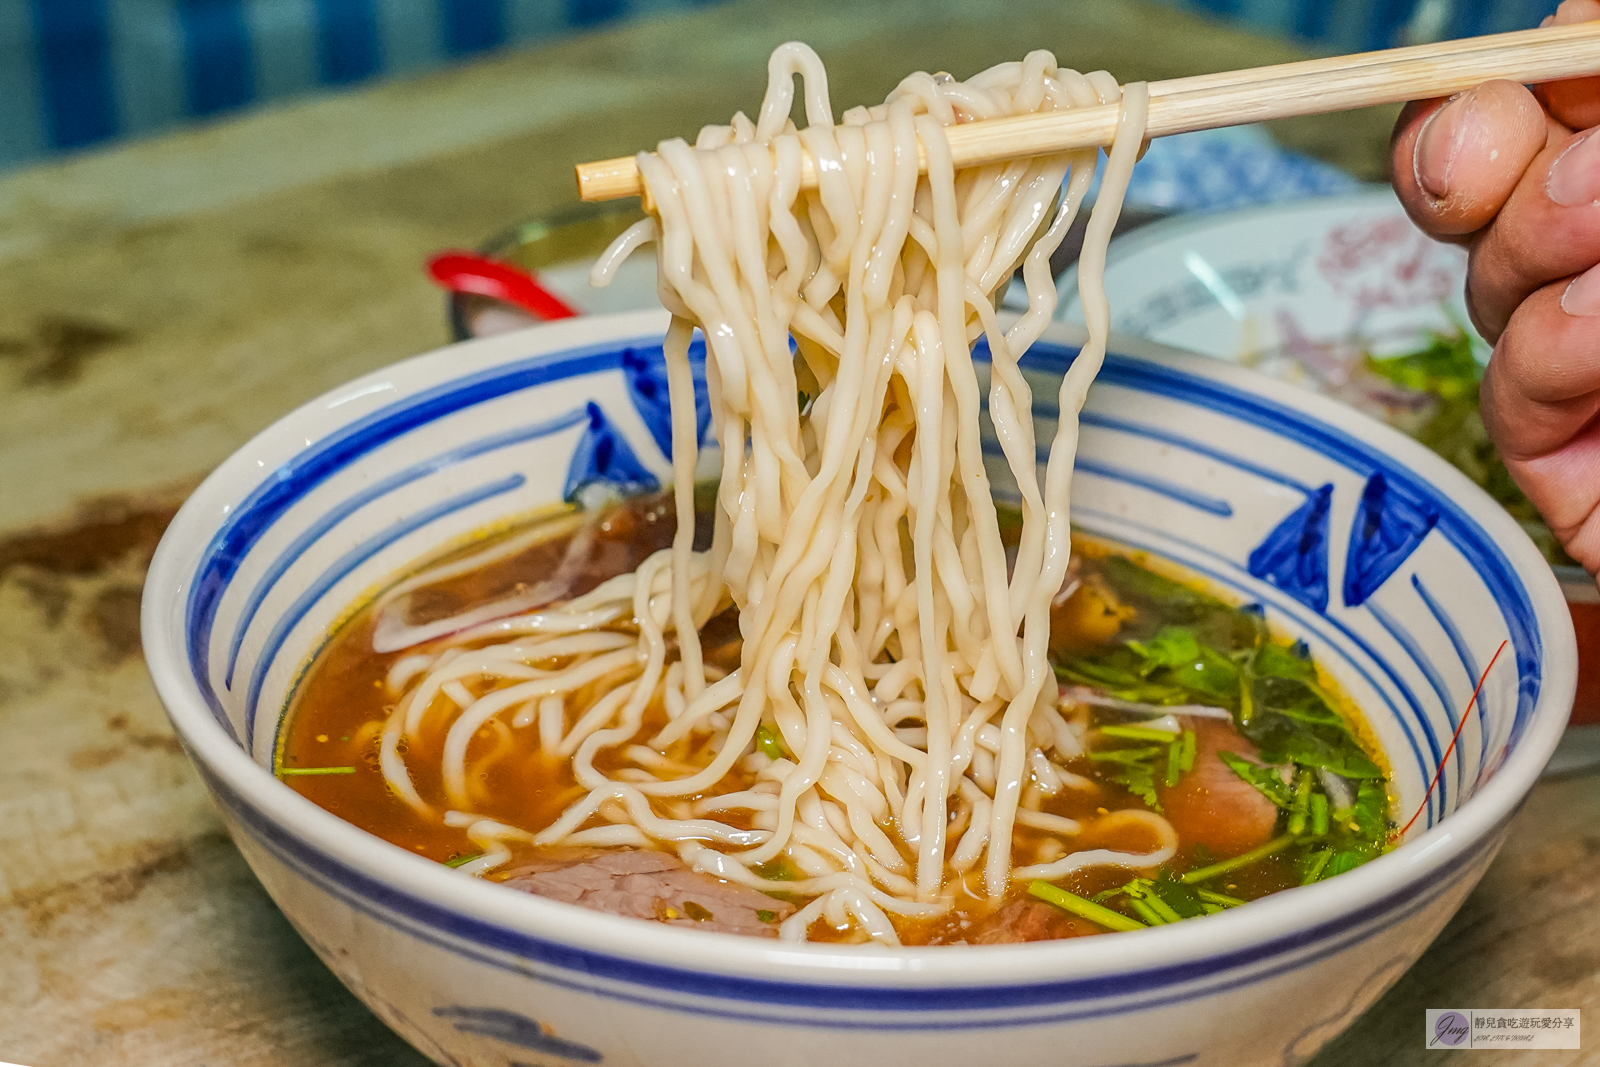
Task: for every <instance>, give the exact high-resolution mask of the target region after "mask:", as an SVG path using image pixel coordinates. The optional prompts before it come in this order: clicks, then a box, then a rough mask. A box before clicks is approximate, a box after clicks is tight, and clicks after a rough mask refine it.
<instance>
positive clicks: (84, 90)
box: [0, 0, 710, 169]
mask: <svg viewBox="0 0 1600 1067" xmlns="http://www.w3.org/2000/svg"><path fill="white" fill-rule="evenodd" d="M707 2H710V0H0V169H3V168H6V167H10V166H15V165H16V164H18V163H22V162H25V161H27V160H32V159H37V158H40V157H43V156H47V155H50V154H52V153H54V152H58V151H64V150H70V149H75V148H81V147H84V146H86V145H93V144H97V143H102V142H105V141H109V140H111V139H114V138H118V137H125V136H130V135H137V134H142V133H147V132H149V131H152V130H157V129H161V128H163V127H169V126H173V125H176V124H178V123H181V122H183V121H185V120H186V119H192V118H199V117H205V116H209V115H216V114H221V113H226V112H229V111H232V110H235V109H237V108H239V107H242V106H244V105H247V104H252V103H256V102H259V101H264V100H272V99H276V98H282V97H287V96H294V95H297V94H304V93H306V92H308V91H311V90H315V89H317V88H318V87H320V86H338V85H348V84H351V83H354V82H360V81H362V80H364V79H368V78H372V77H375V76H382V75H392V74H406V73H413V72H416V71H421V70H426V69H428V68H430V67H436V66H440V65H442V64H446V63H449V62H452V61H455V60H459V59H462V58H464V57H468V56H472V55H477V54H479V53H482V52H486V51H489V50H491V49H495V48H499V47H501V46H503V45H508V44H519V43H526V42H535V41H539V40H549V39H552V38H555V37H558V36H561V35H563V34H567V33H571V32H573V31H575V30H581V29H585V28H588V27H591V26H595V25H598V24H600V23H604V22H609V21H613V20H616V19H620V18H624V17H628V16H632V15H638V14H643V13H647V12H652V11H660V10H665V9H671V8H688V7H695V6H700V5H702V4H704V3H707Z"/></svg>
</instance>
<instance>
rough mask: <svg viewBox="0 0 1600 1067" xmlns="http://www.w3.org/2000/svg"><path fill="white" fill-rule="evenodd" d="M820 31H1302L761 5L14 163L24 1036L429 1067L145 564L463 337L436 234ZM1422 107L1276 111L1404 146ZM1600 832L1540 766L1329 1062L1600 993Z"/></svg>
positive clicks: (170, 1060) (1306, 131) (1254, 55)
mask: <svg viewBox="0 0 1600 1067" xmlns="http://www.w3.org/2000/svg"><path fill="white" fill-rule="evenodd" d="M791 37H802V38H804V39H806V40H808V41H810V42H811V43H812V44H814V45H815V46H816V47H817V48H818V49H819V51H821V52H822V54H823V55H824V57H825V58H826V59H827V60H828V61H829V63H830V65H831V68H832V71H831V77H832V81H833V89H834V99H835V100H836V101H841V102H855V101H858V100H869V99H879V98H881V97H882V95H883V94H884V92H886V91H887V89H888V88H890V87H891V86H892V83H893V81H894V80H896V79H897V78H898V76H899V74H900V73H902V72H904V71H906V70H911V69H916V68H922V69H933V70H940V69H946V70H950V71H953V72H957V73H962V72H970V71H973V70H976V69H978V68H980V67H981V66H984V65H987V64H989V63H993V62H997V61H999V60H1002V59H1010V58H1015V57H1016V56H1018V55H1019V54H1020V53H1021V52H1022V51H1024V50H1025V49H1027V48H1031V47H1050V48H1053V49H1054V50H1055V51H1056V52H1057V54H1058V56H1059V57H1060V59H1061V60H1062V61H1063V62H1065V63H1068V64H1070V65H1073V66H1076V67H1079V68H1083V69H1087V68H1093V67H1105V68H1107V69H1110V70H1112V71H1114V72H1116V73H1117V74H1118V75H1119V76H1121V77H1123V78H1125V79H1131V78H1162V77H1172V76H1177V75H1182V74H1191V73H1199V72H1203V71H1209V70H1218V69H1230V68H1236V67H1243V66H1252V65H1257V64H1261V63H1267V62H1278V61H1282V60H1286V59H1291V58H1295V57H1296V56H1297V54H1298V53H1297V52H1296V51H1295V50H1294V49H1293V48H1292V47H1290V46H1288V45H1285V44H1282V43H1277V42H1270V41H1266V40H1263V39H1261V38H1258V37H1254V36H1251V35H1248V34H1245V33H1241V32H1239V31H1237V30H1234V29H1229V28H1225V27H1223V26H1221V25H1218V24H1214V23H1206V22H1202V21H1200V20H1198V19H1194V18H1191V17H1189V16H1186V15H1183V14H1181V13H1176V12H1174V11H1173V10H1171V9H1169V8H1160V7H1153V6H1147V5H1143V4H1140V3H1137V2H1136V0H1051V2H1039V0H1020V2H1005V3H1001V2H999V0H884V2H880V3H875V4H871V5H864V4H861V3H859V2H850V0H788V2H785V3H761V2H746V3H733V4H728V5H723V6H715V7H709V8H706V9H702V10H700V11H697V12H693V13H689V14H677V15H673V16H669V17H662V18H659V19H657V20H654V21H647V22H644V23H636V24H633V25H630V26H627V27H624V28H622V29H618V30H612V31H606V32H602V33H599V34H595V35H591V36H586V37H582V38H577V39H572V40H568V41H564V42H559V43H556V44H553V45H549V46H545V47H542V48H538V49H533V50H528V51H521V52H515V53H509V54H505V55H502V56H497V57H494V58H491V59H488V60H485V61H482V62H478V63H476V64H473V65H470V66H467V67H464V68H461V69H459V70H454V71H449V72H445V73H440V74H435V75H431V76H429V77H425V78H422V79H419V80H415V81H409V82H403V83H393V84H387V85H382V86H378V87H374V88H368V89H362V90H357V91H354V92H350V93H346V94H340V95H334V96H328V97H323V98H319V99H316V100H313V101H307V102H302V103H294V104H290V105H288V106H283V107H278V108H275V109H272V110H268V111H264V112H259V113H255V114H252V115H249V116H246V117H243V118H239V119H235V120H231V121H224V122H220V123H218V124H215V125H211V126H204V127H200V128H196V129H191V130H186V131H183V132H180V133H176V134H169V135H165V136H161V137H158V138H155V139H153V140H149V141H146V142H142V143H136V144H131V145H127V146H123V147H119V148H115V149H112V150H109V151H104V152H99V153H95V154H90V155H85V156H82V157H79V158H74V159H68V160H66V161H64V162H60V163H56V164H52V165H50V166H47V167H38V168H34V169H30V170H25V171H21V172H17V173H14V174H12V175H9V176H7V177H4V178H0V294H3V295H0V397H3V401H0V402H3V405H4V406H3V410H4V412H5V417H4V418H3V419H0V1060H5V1061H14V1062H17V1063H21V1064H28V1065H32V1067H89V1065H96V1067H102V1065H103V1067H120V1065H135V1064H137V1065H145V1064H162V1065H169V1067H268V1065H279V1064H281V1065H285V1067H288V1065H294V1067H334V1065H339V1067H356V1065H372V1067H378V1065H383V1067H421V1065H422V1064H423V1063H424V1061H423V1059H422V1057H420V1056H419V1055H418V1054H417V1053H415V1052H413V1051H412V1050H411V1049H410V1048H409V1047H407V1046H406V1045H405V1044H404V1043H403V1042H401V1041H400V1039H398V1038H397V1037H395V1036H393V1035H392V1034H391V1033H389V1031H387V1030H386V1029H385V1028H384V1026H383V1025H382V1024H381V1023H379V1022H378V1021H377V1020H376V1019H375V1018H374V1017H373V1016H372V1015H371V1014H370V1013H368V1012H367V1011H366V1010H365V1009H364V1008H363V1007H362V1006H361V1005H360V1004H359V1003H358V1002H357V1001H356V1000H355V999H354V998H353V997H351V996H350V994H348V993H347V992H346V991H345V990H344V989H343V988H342V987H341V986H340V985H339V983H338V982H337V981H336V980H335V979H334V978H333V977H332V975H331V974H329V972H328V971H327V970H326V969H325V968H324V967H323V966H322V965H321V964H320V963H319V962H318V961H317V960H316V958H315V957H314V956H313V955H312V954H311V952H310V951H309V950H308V949H307V948H306V947H305V946H304V945H303V944H302V943H301V942H300V940H299V938H298V937H297V936H296V935H295V934H294V932H293V931H292V930H291V929H290V927H289V925H288V924H287V923H286V922H285V921H284V919H283V917H282V916H281V915H280V914H279V913H278V911H277V910H276V909H275V908H274V907H273V905H272V903H271V902H270V901H269V900H268V899H267V897H266V895H265V894H264V893H263V892H262V890H261V888H260V887H259V886H258V885H257V883H256V881H255V879H254V878H253V877H252V875H251V873H250V871H249V870H248V868H247V867H246V866H245V864H244V863H243V861H242V860H241V858H240V856H239V854H238V853H237V852H236V851H235V850H234V848H233V846H232V844H231V843H230V842H229V840H228V837H227V835H226V834H225V833H224V831H223V829H222V827H221V824H220V822H219V821H218V819H217V817H216V815H215V813H214V812H213V811H212V810H211V808H210V806H209V804H208V803H207V801H206V799H205V796H204V795H203V792H202V789H201V787H200V784H199V782H198V780H197V779H196V777H195V775H194V773H193V772H192V770H191V769H190V767H189V765H188V763H187V761H186V760H185V758H184V757H183V755H182V753H181V752H180V751H179V748H178V745H177V742H176V741H175V740H174V738H173V736H172V733H171V730H170V729H169V727H168V725H167V722H166V718H165V716H164V714H163V712H162V710H161V706H160V704H159V703H158V701H157V700H156V697H155V694H154V691H153V690H152V688H151V684H150V680H149V677H148V675H147V673H146V671H145V667H144V663H143V660H142V658H141V656H140V653H139V643H138V642H139V635H138V605H139V597H140V585H141V582H142V579H143V572H144V568H145V566H146V565H147V563H148V561H149V558H150V554H151V552H152V551H153V549H154V547H155V544H156V541H157V540H158V538H159V537H160V534H161V531H162V529H163V527H164V526H165V524H166V522H167V521H168V519H170V517H171V515H172V514H173V512H174V510H175V509H176V507H177V505H178V504H179V503H180V502H181V501H182V499H183V497H184V495H185V493H186V492H187V491H188V489H190V488H191V487H192V486H193V485H194V484H195V483H196V482H197V481H198V480H199V479H200V478H201V477H202V476H204V474H205V473H206V472H207V471H208V470H209V469H210V468H211V467H213V466H214V465H215V464H216V463H218V462H219V461H220V460H221V459H223V458H224V457H225V456H226V455H227V454H228V453H229V452H230V451H232V450H233V449H234V448H236V447H237V446H238V445H239V444H241V443H242V442H243V441H245V440H246V439H247V438H248V437H249V436H250V435H251V434H252V433H253V432H255V431H256V430H258V429H260V428H261V427H263V426H265V425H266V424H267V423H269V422H271V421H272V420H273V419H274V418H276V417H277V416H279V415H281V414H282V413H284V412H285V411H287V410H289V409H290V408H292V407H294V406H295V405H296V404H299V403H300V402H302V401H304V400H307V399H309V398H311V397H313V396H315V395H316V394H318V393H320V392H322V391H323V390H325V389H328V388H329V387H331V386H333V385H336V384H338V383H339V382H341V381H344V380H346V379H349V378H351V377H354V376H356V375H358V374H362V373H365V372H367V371H369V370H371V369H373V368H375V367H379V366H381V365H383V364H385V363H388V362H391V361H393V360H396V359H400V358H403V357H405V356H409V355H412V354H415V353H417V352H421V351H425V350H427V349H430V348H433V347H435V346H437V345H439V344H442V343H444V342H445V341H446V340H447V331H446V326H445V320H444V316H443V313H442V301H441V299H440V297H439V295H438V294H437V293H436V292H435V291H434V290H432V289H431V288H430V287H429V285H428V283H427V282H426V281H425V279H424V276H423V273H422V270H421V265H422V262H423V260H424V258H425V257H426V256H427V254H428V253H429V252H431V251H433V250H436V249H439V248H443V247H447V246H459V245H470V244H473V243H475V242H476V241H478V240H480V239H481V238H483V237H484V236H485V235H487V234H490V233H492V232H494V231H496V230H498V229H500V228H501V227H503V226H504V225H506V224H507V223H509V222H511V221H513V220H516V219H518V218H521V217H525V216H529V215H533V214H537V213H539V212H542V211H545V210H548V209H550V208H552V207H556V206H558V205H560V204H563V203H565V202H567V201H569V200H570V199H571V198H572V196H573V194H572V188H571V177H570V167H571V165H572V164H573V163H574V162H577V161H580V160H585V159H592V158H599V157H604V156H610V155H616V154H619V153H622V152H626V151H631V150H633V149H635V148H637V147H638V146H641V145H645V144H649V143H653V142H654V141H655V140H658V139H660V138H661V137H663V136H667V135H670V134H674V133H683V134H691V133H692V132H693V131H694V130H695V129H696V128H697V127H698V126H699V125H700V124H702V123H704V122H707V121H715V120H722V119H726V117H727V115H729V114H731V112H732V111H733V110H734V109H735V108H737V107H746V108H749V107H752V106H753V105H754V103H755V101H756V100H757V99H758V97H759V94H760V90H761V86H762V84H763V82H764V73H763V70H764V60H765V56H766V53H767V52H768V51H769V50H770V49H771V47H772V46H773V45H775V44H777V43H779V42H781V41H783V40H785V39H788V38H791ZM885 56H890V57H891V59H890V61H888V62H885V61H884V58H883V57H885ZM1392 119H1393V110H1392V109H1389V110H1384V109H1379V110H1376V111H1371V112H1359V113H1354V114H1350V115H1344V116H1336V117H1329V118H1322V119H1315V120H1305V121H1298V122H1293V123H1285V124H1280V125H1279V126H1277V127H1275V129H1274V132H1275V133H1276V134H1277V135H1278V136H1279V137H1280V139H1281V140H1283V141H1284V142H1285V143H1287V144H1289V145H1291V146H1293V147H1296V148H1299V149H1302V150H1304V151H1307V152H1310V153H1312V154H1315V155H1318V156H1320V157H1321V158H1324V159H1327V160H1329V161H1331V162H1334V163H1337V164H1339V165H1341V166H1344V167H1346V168H1347V169H1349V170H1351V171H1353V172H1355V173H1357V174H1360V175H1362V176H1365V177H1372V178H1381V177H1382V175H1383V169H1384V158H1385V155H1386V148H1387V132H1388V128H1389V125H1390V123H1391V122H1392ZM1597 827H1600V788H1597V783H1596V781H1595V779H1593V778H1587V777H1576V778H1568V779H1562V780H1546V781H1545V782H1543V783H1542V784H1540V786H1539V787H1538V788H1537V789H1536V790H1535V791H1534V793H1533V795H1532V796H1531V797H1530V798H1529V800H1528V802H1527V804H1526V806H1525V807H1524V809H1523V811H1522V812H1521V814H1520V815H1519V816H1518V818H1517V822H1516V824H1515V827H1514V829H1513V831H1512V834H1511V838H1510V842H1509V844H1508V845H1507V846H1506V848H1505V850H1504V852H1503V853H1502V854H1501V856H1500V857H1499V859H1498V860H1497V861H1496V862H1495V864H1494V866H1493V868H1492V869H1491V870H1490V872H1489V874H1488V877H1487V878H1486V879H1485V880H1484V883H1483V884H1482V886H1481V887H1480V888H1479V889H1478V890H1477V892H1476V893H1474V894H1473V896H1472V897H1471V899H1470V900H1469V901H1468V903H1467V905H1466V907H1465V908H1464V909H1463V910H1462V912H1461V913H1460V915H1458V916H1457V918H1456V920H1455V921H1454V922H1453V923H1451V925H1450V926H1449V928H1448V929H1447V930H1446V931H1445V933H1444V934H1443V935H1442V936H1441V937H1440V939H1439V940H1438V942H1437V943H1436V944H1435V945H1434V946H1433V948H1432V949H1431V950H1430V951H1429V952H1428V954H1427V955H1426V956H1425V957H1424V958H1423V960H1422V962H1421V963H1419V964H1418V965H1417V967H1416V968H1414V969H1413V970H1412V971H1411V972H1410V973H1409V974H1407V975H1406V976H1405V977H1404V978H1403V979H1402V980H1401V982H1400V984H1399V985H1398V986H1397V987H1396V988H1395V989H1394V990H1392V991H1391V992H1390V993H1389V994H1388V995H1387V996H1386V997H1385V998H1384V999H1383V1000H1382V1001H1381V1002H1380V1003H1379V1004H1378V1005H1377V1006H1376V1007H1375V1008H1373V1009H1372V1010H1371V1012H1369V1013H1368V1014H1367V1015H1366V1016H1365V1017H1364V1018H1363V1019H1362V1020H1361V1021H1360V1022H1358V1023H1357V1024H1356V1026H1355V1027H1353V1028H1352V1029H1351V1030H1350V1031H1349V1032H1348V1033H1347V1034H1346V1035H1345V1036H1344V1037H1342V1038H1340V1039H1339V1040H1337V1041H1336V1042H1335V1043H1334V1044H1333V1045H1332V1046H1331V1047H1329V1048H1328V1049H1327V1050H1326V1051H1324V1052H1323V1053H1322V1054H1321V1055H1320V1056H1319V1057H1318V1058H1317V1059H1316V1060H1315V1063H1316V1064H1317V1065H1318V1067H1335V1065H1339V1067H1344V1065H1350V1067H1354V1065H1362V1067H1371V1065H1382V1064H1406V1063H1411V1062H1414V1061H1416V1060H1418V1059H1419V1058H1420V1056H1421V1042H1420V1037H1421V1029H1422V1010H1423V1008H1425V1007H1430V1006H1435V1007H1437V1006H1450V1005H1468V1006H1479V1007H1488V1006H1495V1005H1499V1006H1505V1007H1552V1008H1554V1007H1564V1008H1600V983H1597V974H1600V917H1591V918H1588V919H1586V918H1585V917H1584V916H1585V915H1589V914H1590V912H1589V909H1590V908H1591V907H1594V906H1595V903H1596V901H1595V898H1596V896H1597V895H1600V829H1597ZM1596 916H1600V912H1597V913H1596ZM1591 1018H1592V1019H1596V1020H1600V1014H1597V1015H1593V1016H1591ZM1445 1055H1447V1056H1460V1055H1472V1054H1471V1053H1447V1054H1445ZM1429 1062H1432V1061H1431V1060H1430V1061H1429ZM1517 1062H1518V1063H1519V1064H1525V1065H1528V1067H1534V1065H1541V1067H1542V1065H1555V1064H1576V1063H1580V1062H1584V1057H1583V1054H1582V1053H1577V1052H1544V1053H1540V1052H1524V1053H1521V1054H1520V1056H1519V1058H1518V1060H1517Z"/></svg>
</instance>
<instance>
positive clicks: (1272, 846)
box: [1178, 834, 1295, 885]
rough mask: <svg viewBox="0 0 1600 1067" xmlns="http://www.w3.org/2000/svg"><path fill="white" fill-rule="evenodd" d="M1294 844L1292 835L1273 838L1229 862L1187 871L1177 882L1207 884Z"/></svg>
mask: <svg viewBox="0 0 1600 1067" xmlns="http://www.w3.org/2000/svg"><path fill="white" fill-rule="evenodd" d="M1294 842H1295V839H1294V836H1293V835H1292V834H1284V835H1283V836H1282V837H1275V838H1273V839H1272V840H1271V841H1268V842H1267V843H1266V844H1264V845H1261V846H1260V847H1258V848H1253V849H1251V850H1250V851H1249V852H1245V853H1242V854H1240V855H1238V856H1235V857H1233V859H1231V860H1223V861H1222V862H1221V863H1213V864H1212V865H1211V866H1209V867H1201V868H1200V869H1199V870H1194V871H1189V872H1188V873H1186V874H1184V875H1183V876H1182V877H1180V878H1179V879H1178V880H1179V881H1181V882H1183V883H1184V884H1186V885H1193V884H1195V883H1196V882H1207V881H1210V880H1211V879H1213V878H1215V877H1216V876H1217V875H1219V874H1227V873H1228V872H1229V871H1235V870H1238V869H1239V868H1240V867H1248V866H1250V864H1252V863H1257V862H1259V861H1261V860H1264V859H1266V858H1267V857H1268V856H1271V855H1273V854H1274V853H1278V852H1282V851H1283V850H1284V849H1286V848H1288V847H1289V846H1290V845H1292V844H1294Z"/></svg>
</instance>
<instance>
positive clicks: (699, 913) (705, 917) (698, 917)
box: [683, 900, 711, 923]
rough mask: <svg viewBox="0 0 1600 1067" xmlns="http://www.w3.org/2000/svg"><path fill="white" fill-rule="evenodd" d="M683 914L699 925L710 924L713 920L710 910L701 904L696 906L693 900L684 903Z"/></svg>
mask: <svg viewBox="0 0 1600 1067" xmlns="http://www.w3.org/2000/svg"><path fill="white" fill-rule="evenodd" d="M683 913H684V914H685V915H687V916H689V918H691V919H693V920H694V921H695V922H697V923H703V922H709V921H710V920H711V912H710V910H708V909H707V908H704V907H702V906H701V905H699V904H696V903H695V902H694V901H692V900H686V901H684V902H683Z"/></svg>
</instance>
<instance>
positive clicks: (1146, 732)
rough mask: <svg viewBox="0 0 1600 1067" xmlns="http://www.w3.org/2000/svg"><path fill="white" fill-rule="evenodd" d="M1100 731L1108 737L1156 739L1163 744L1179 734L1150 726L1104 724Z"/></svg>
mask: <svg viewBox="0 0 1600 1067" xmlns="http://www.w3.org/2000/svg"><path fill="white" fill-rule="evenodd" d="M1100 732H1101V733H1102V734H1105V735H1106V736H1107V737H1121V738H1125V739H1127V740H1129V741H1155V742H1157V743H1159V744H1163V745H1164V744H1167V743H1168V742H1170V741H1172V740H1173V739H1174V738H1176V737H1177V736H1178V735H1177V734H1175V733H1173V732H1172V731H1171V730H1154V729H1151V728H1150V727H1148V726H1102V727H1100Z"/></svg>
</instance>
